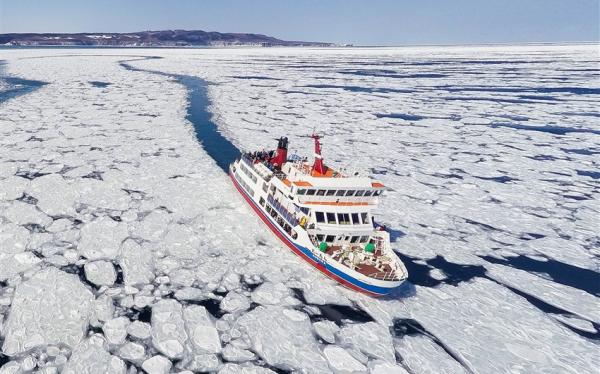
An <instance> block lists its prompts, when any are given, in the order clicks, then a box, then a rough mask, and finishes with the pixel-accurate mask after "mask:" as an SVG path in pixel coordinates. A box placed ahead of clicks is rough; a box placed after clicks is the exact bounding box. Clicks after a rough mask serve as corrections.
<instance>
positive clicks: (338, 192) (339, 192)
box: [335, 190, 346, 196]
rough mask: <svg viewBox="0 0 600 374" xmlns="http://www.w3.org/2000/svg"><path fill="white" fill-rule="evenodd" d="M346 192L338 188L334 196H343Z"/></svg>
mask: <svg viewBox="0 0 600 374" xmlns="http://www.w3.org/2000/svg"><path fill="white" fill-rule="evenodd" d="M345 194H346V190H338V191H337V193H336V194H335V196H344V195H345Z"/></svg>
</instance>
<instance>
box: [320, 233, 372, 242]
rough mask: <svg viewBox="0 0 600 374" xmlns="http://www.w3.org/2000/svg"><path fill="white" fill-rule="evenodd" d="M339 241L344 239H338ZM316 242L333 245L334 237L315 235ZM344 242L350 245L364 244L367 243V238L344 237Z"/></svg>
mask: <svg viewBox="0 0 600 374" xmlns="http://www.w3.org/2000/svg"><path fill="white" fill-rule="evenodd" d="M338 239H339V240H343V239H344V238H343V237H342V238H338ZM317 240H318V241H319V243H320V242H326V243H333V242H334V241H335V240H336V237H335V235H321V234H317ZM345 241H346V242H348V241H349V242H350V243H352V244H355V243H366V242H368V241H369V236H368V235H366V236H346V237H345Z"/></svg>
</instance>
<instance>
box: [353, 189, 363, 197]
mask: <svg viewBox="0 0 600 374" xmlns="http://www.w3.org/2000/svg"><path fill="white" fill-rule="evenodd" d="M364 193H365V191H364V190H358V191H356V195H354V196H362V195H364Z"/></svg>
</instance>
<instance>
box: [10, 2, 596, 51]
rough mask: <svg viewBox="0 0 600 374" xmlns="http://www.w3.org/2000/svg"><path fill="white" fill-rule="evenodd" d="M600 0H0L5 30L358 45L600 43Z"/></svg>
mask: <svg viewBox="0 0 600 374" xmlns="http://www.w3.org/2000/svg"><path fill="white" fill-rule="evenodd" d="M599 8H600V0H437V1H435V0H363V1H358V0H322V1H317V0H287V1H286V0H255V1H251V0H221V1H211V0H205V1H202V0H195V1H194V0H171V1H166V0H165V1H158V0H145V1H144V0H137V1H136V0H98V1H87V0H86V1H84V0H54V1H39V0H37V1H36V0H0V33H9V32H129V31H142V30H164V29H188V30H191V29H200V30H205V31H221V32H253V33H261V34H267V35H271V36H275V37H278V38H281V39H286V40H306V41H326V42H347V43H354V44H359V45H405V44H464V43H514V42H561V41H598V40H600V35H599V32H600V31H599V17H600V15H599V14H600V10H599Z"/></svg>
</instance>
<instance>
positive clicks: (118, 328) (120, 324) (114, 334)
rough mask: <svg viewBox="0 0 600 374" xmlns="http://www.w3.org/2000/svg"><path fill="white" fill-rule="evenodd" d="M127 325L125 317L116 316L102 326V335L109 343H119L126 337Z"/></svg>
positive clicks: (127, 321)
mask: <svg viewBox="0 0 600 374" xmlns="http://www.w3.org/2000/svg"><path fill="white" fill-rule="evenodd" d="M128 325H129V319H128V318H126V317H117V318H113V319H110V320H108V321H106V322H105V323H104V326H102V331H104V337H106V340H107V341H108V342H109V343H110V344H114V345H121V344H123V343H125V338H126V337H127V326H128Z"/></svg>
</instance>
